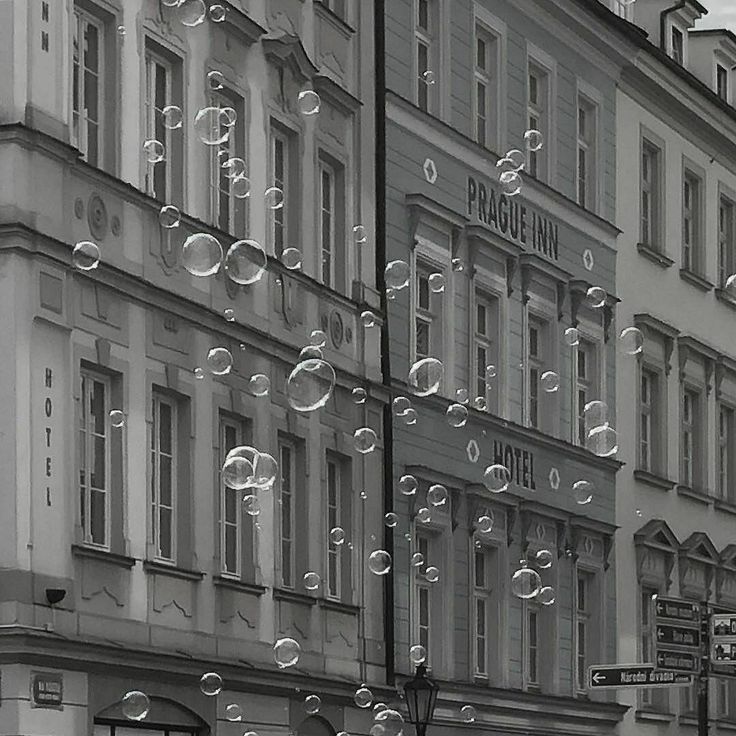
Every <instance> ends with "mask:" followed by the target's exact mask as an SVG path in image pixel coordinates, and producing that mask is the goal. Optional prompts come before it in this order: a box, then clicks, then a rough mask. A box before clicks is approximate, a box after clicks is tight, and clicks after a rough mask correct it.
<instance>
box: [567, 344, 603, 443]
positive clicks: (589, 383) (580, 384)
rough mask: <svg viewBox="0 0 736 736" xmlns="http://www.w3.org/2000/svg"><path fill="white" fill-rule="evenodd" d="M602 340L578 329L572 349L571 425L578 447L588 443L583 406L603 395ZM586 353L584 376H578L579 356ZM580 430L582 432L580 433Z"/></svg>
mask: <svg viewBox="0 0 736 736" xmlns="http://www.w3.org/2000/svg"><path fill="white" fill-rule="evenodd" d="M601 345H602V341H601V340H599V339H597V338H596V337H594V336H593V335H592V333H590V332H587V331H586V332H585V333H583V332H582V331H580V337H579V340H578V344H577V345H575V346H574V349H573V350H572V354H571V357H572V361H573V365H572V375H573V382H574V391H573V395H572V401H573V416H574V417H576V422H575V424H574V426H573V432H574V441H573V444H577V445H579V446H580V447H586V446H587V444H588V427H587V426H586V424H585V406H586V404H587V403H588V402H589V401H592V400H593V398H594V397H595V396H602V395H604V392H603V379H602V373H603V371H602V370H601V369H602V365H601V362H602V360H603V352H602V347H601ZM581 355H586V356H589V358H586V376H585V377H584V378H581V376H580V356H581ZM581 392H584V398H583V400H581ZM581 432H582V434H581Z"/></svg>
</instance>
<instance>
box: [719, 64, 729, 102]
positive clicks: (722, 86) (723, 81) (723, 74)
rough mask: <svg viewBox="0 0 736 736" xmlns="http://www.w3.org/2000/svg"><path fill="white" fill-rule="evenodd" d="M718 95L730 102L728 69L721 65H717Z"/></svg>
mask: <svg viewBox="0 0 736 736" xmlns="http://www.w3.org/2000/svg"><path fill="white" fill-rule="evenodd" d="M716 93H717V94H718V96H719V97H720V98H721V99H722V100H725V101H726V102H728V69H726V67H725V66H721V65H720V64H716Z"/></svg>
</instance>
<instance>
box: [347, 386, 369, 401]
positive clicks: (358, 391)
mask: <svg viewBox="0 0 736 736" xmlns="http://www.w3.org/2000/svg"><path fill="white" fill-rule="evenodd" d="M350 395H351V396H352V397H353V403H355V404H365V400H366V398H367V394H366V391H365V389H364V388H362V387H360V386H356V387H355V388H354V389H353V390H352V392H351V394H350Z"/></svg>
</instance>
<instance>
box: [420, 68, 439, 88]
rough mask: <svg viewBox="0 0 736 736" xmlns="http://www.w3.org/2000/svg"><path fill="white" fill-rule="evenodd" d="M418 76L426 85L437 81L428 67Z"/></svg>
mask: <svg viewBox="0 0 736 736" xmlns="http://www.w3.org/2000/svg"><path fill="white" fill-rule="evenodd" d="M419 78H420V79H421V80H422V82H424V83H425V84H426V85H427V86H431V85H433V84H434V83H435V82H436V81H437V79H436V77H435V74H434V72H433V71H431V70H430V69H427V71H424V72H422V73H421V75H420V77H419Z"/></svg>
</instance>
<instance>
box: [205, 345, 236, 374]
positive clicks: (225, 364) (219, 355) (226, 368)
mask: <svg viewBox="0 0 736 736" xmlns="http://www.w3.org/2000/svg"><path fill="white" fill-rule="evenodd" d="M207 367H208V368H209V369H210V372H211V373H213V374H214V375H216V376H226V375H227V374H228V373H230V371H231V370H232V367H233V356H232V353H231V352H230V351H229V350H228V349H227V348H212V349H211V350H210V351H209V352H208V353H207Z"/></svg>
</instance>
